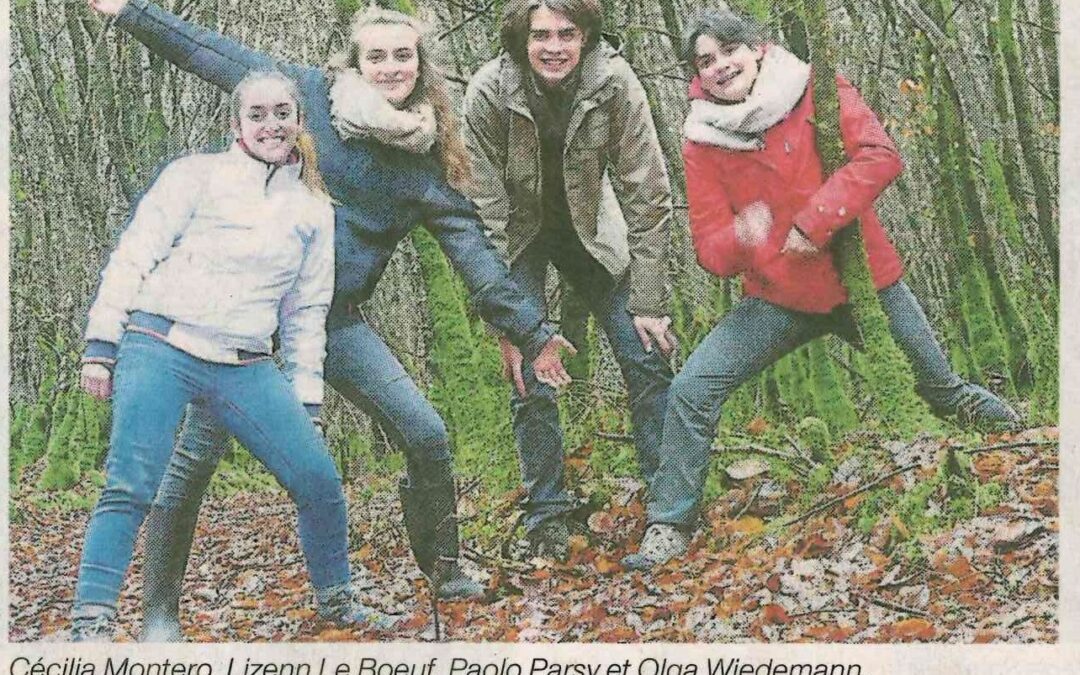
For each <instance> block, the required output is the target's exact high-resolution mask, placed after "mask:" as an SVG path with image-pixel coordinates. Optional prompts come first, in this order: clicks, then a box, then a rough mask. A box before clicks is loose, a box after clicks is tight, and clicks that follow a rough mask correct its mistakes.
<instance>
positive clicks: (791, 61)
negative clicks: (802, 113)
mask: <svg viewBox="0 0 1080 675" xmlns="http://www.w3.org/2000/svg"><path fill="white" fill-rule="evenodd" d="M760 67H761V70H760V72H759V73H758V77H757V80H756V81H755V82H754V88H753V90H752V91H751V92H750V95H749V96H747V97H746V99H745V100H743V101H740V102H738V103H715V102H713V101H706V100H703V99H695V100H693V101H691V102H690V113H689V114H688V115H687V116H686V123H685V124H684V125H683V135H684V136H686V138H687V140H689V141H693V142H695V143H704V144H706V145H715V146H719V147H721V148H725V149H728V150H760V149H761V148H763V147H764V146H765V141H764V135H765V132H766V131H768V130H769V129H771V128H772V127H774V126H776V125H777V124H779V123H780V122H781V121H782V120H783V119H784V118H785V117H787V116H788V113H790V112H791V111H792V109H794V108H795V106H796V105H798V103H799V100H800V99H802V96H803V93H805V92H806V87H807V85H808V84H809V82H810V64H808V63H805V62H803V61H801V60H799V58H798V57H797V56H795V55H794V54H792V53H791V52H789V51H787V50H786V49H784V48H783V47H780V46H778V45H769V48H768V49H767V50H766V52H765V56H764V57H762V59H761V66H760Z"/></svg>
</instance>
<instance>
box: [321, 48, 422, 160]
mask: <svg viewBox="0 0 1080 675" xmlns="http://www.w3.org/2000/svg"><path fill="white" fill-rule="evenodd" d="M330 116H331V118H332V120H333V124H334V128H335V129H337V132H338V135H340V136H341V138H342V139H344V140H348V139H350V138H367V139H372V140H375V141H378V142H379V143H385V144H386V145H390V146H394V147H397V148H401V149H402V150H406V151H408V152H412V153H416V154H426V153H427V152H429V151H430V150H431V148H432V146H434V145H435V140H436V137H437V134H438V127H437V124H436V121H435V107H434V106H433V105H431V103H430V102H428V101H427V100H426V99H425V100H423V101H420V102H419V103H416V104H414V105H412V106H410V107H408V108H402V109H398V108H395V107H394V106H392V105H391V104H390V102H389V101H387V100H386V99H385V98H384V97H383V95H382V94H381V93H380V92H379V90H378V89H376V88H375V87H373V86H372V85H370V84H368V82H366V81H365V80H364V78H363V77H361V76H360V73H358V72H357V71H356V70H354V69H352V68H348V69H343V70H338V71H336V72H335V73H334V82H333V84H331V85H330Z"/></svg>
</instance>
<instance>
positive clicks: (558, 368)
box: [499, 335, 577, 398]
mask: <svg viewBox="0 0 1080 675" xmlns="http://www.w3.org/2000/svg"><path fill="white" fill-rule="evenodd" d="M563 349H565V350H566V351H568V352H569V353H570V355H571V356H573V355H574V354H577V350H576V349H574V345H572V344H570V342H569V341H568V340H567V339H566V338H564V337H563V336H561V335H555V336H553V337H552V338H551V339H550V340H548V341H547V343H545V344H544V347H543V348H542V349H541V350H540V353H539V354H538V355H537V357H536V358H535V359H533V362H532V365H533V372H534V373H536V379H537V380H538V381H540V382H543V383H544V384H547V385H551V386H552V387H555V388H558V387H561V386H564V385H567V384H570V374H569V373H567V372H566V367H565V366H564V365H563V362H562V350H563ZM499 350H500V351H501V352H502V361H503V377H504V378H506V380H507V381H509V382H513V383H514V388H515V389H517V392H518V395H520V396H521V397H522V398H524V397H525V395H526V393H525V378H524V377H523V376H522V374H521V364H522V362H523V361H524V359H523V357H522V356H521V350H520V349H518V348H517V347H515V346H514V345H513V343H511V342H510V341H509V340H507V339H506V338H505V337H501V338H499Z"/></svg>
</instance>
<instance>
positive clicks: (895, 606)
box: [855, 593, 931, 619]
mask: <svg viewBox="0 0 1080 675" xmlns="http://www.w3.org/2000/svg"><path fill="white" fill-rule="evenodd" d="M855 597H857V598H859V599H861V600H865V601H866V602H869V603H870V604H872V605H877V606H878V607H884V608H885V609H891V610H893V611H894V612H903V613H905V614H912V615H914V616H920V617H922V618H924V619H929V618H931V616H930V615H929V614H927V613H926V612H924V611H922V610H921V609H915V608H914V607H907V606H905V605H901V604H899V603H896V602H891V601H889V600H883V599H882V598H875V597H874V596H872V595H863V594H862V593H856V594H855Z"/></svg>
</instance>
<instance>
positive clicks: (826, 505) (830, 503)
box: [784, 462, 919, 526]
mask: <svg viewBox="0 0 1080 675" xmlns="http://www.w3.org/2000/svg"><path fill="white" fill-rule="evenodd" d="M917 468H919V463H918V462H913V463H911V464H908V465H906V466H902V467H900V468H899V469H896V470H895V471H890V472H889V473H887V474H885V475H884V476H881V477H879V478H875V479H874V480H872V481H870V482H869V483H866V484H865V485H862V486H860V487H857V488H855V489H854V490H852V491H851V492H848V493H845V494H842V495H840V496H839V497H836V498H835V499H830V500H828V501H827V502H823V503H821V504H819V505H818V506H815V507H813V508H812V509H810V510H809V511H807V512H806V513H804V514H802V515H801V516H799V517H797V518H795V519H794V520H789V521H788V522H786V523H784V525H785V526H786V525H794V524H795V523H800V522H802V521H804V520H806V519H807V518H809V517H811V516H814V515H817V514H818V513H821V512H822V511H824V510H826V509H828V508H831V507H833V506H836V505H837V504H840V503H841V502H843V501H844V500H846V499H850V498H851V497H854V496H855V495H858V494H862V493H863V492H866V491H867V490H871V489H873V488H874V487H876V486H878V485H880V484H881V483H883V482H885V481H887V480H889V479H890V478H892V477H894V476H899V475H900V474H902V473H907V472H908V471H911V470H912V469H917Z"/></svg>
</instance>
